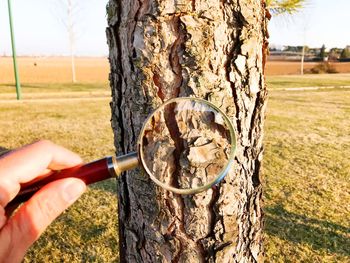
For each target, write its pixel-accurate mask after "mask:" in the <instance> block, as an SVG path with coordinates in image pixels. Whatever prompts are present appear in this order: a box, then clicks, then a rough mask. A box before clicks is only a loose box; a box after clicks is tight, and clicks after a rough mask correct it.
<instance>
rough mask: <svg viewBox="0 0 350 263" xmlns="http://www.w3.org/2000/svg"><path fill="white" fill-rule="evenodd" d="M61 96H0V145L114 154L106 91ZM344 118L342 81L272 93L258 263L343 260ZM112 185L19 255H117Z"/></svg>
mask: <svg viewBox="0 0 350 263" xmlns="http://www.w3.org/2000/svg"><path fill="white" fill-rule="evenodd" d="M341 76H342V75H340V77H341ZM280 78H281V77H276V80H278V79H280ZM288 78H289V77H288ZM325 78H326V77H325ZM330 78H331V79H334V78H335V77H334V76H333V75H332V76H330ZM272 80H274V79H273V78H270V80H269V81H270V82H271V81H272ZM304 80H305V83H315V80H314V79H312V80H309V79H307V78H306V77H305V79H304ZM298 81H299V80H298ZM334 81H335V80H334ZM297 85H301V84H300V82H297V79H296V82H295V84H290V86H295V87H296V86H297ZM305 85H306V84H305ZM313 85H314V84H313ZM308 86H310V85H308ZM283 87H284V86H283ZM280 88H281V87H280ZM274 89H275V88H274ZM276 89H278V86H276ZM67 90H68V91H69V92H76V90H75V88H74V87H67ZM84 91H85V90H84ZM101 92H105V90H104V89H101ZM67 94H68V93H67ZM77 94H79V92H77ZM84 96H86V95H84ZM60 97H61V99H60V100H57V101H55V100H52V99H50V100H45V99H44V100H27V101H23V102H20V103H17V102H13V101H12V102H1V101H0V131H1V136H0V146H1V147H5V148H15V147H19V146H20V145H23V144H26V143H29V142H31V141H33V140H37V139H39V138H46V139H50V140H53V141H54V142H56V143H58V144H61V145H63V146H65V147H68V148H70V149H72V150H73V151H76V152H78V153H79V154H81V155H82V156H83V157H84V159H85V160H86V161H89V160H93V159H96V158H100V157H102V156H105V155H109V154H112V153H113V152H114V146H113V135H112V131H111V128H110V108H109V98H105V99H103V98H101V99H98V100H96V99H95V98H94V97H95V96H94V97H92V98H91V100H86V99H85V100H81V101H79V100H69V99H67V100H65V99H62V98H64V97H66V95H65V94H60ZM0 100H1V99H0ZM349 116H350V90H349V89H328V90H327V89H326V90H316V91H297V92H296V91H279V90H272V91H270V98H269V102H268V111H267V119H266V129H265V156H264V161H263V170H262V173H263V177H264V181H263V184H264V203H265V206H264V210H265V248H266V262H350V241H349V240H350V206H349V204H350V191H349V189H350V183H349V181H350V180H349V171H350V162H349V156H350V119H349ZM116 188H117V187H116V184H115V181H113V180H109V181H105V182H101V183H98V184H96V185H94V186H92V187H90V189H89V191H88V192H87V193H86V194H84V196H83V197H82V198H81V199H80V200H79V201H78V202H77V203H75V204H74V205H73V206H72V207H71V208H70V209H68V210H67V211H66V212H65V213H64V214H63V215H61V216H60V217H59V218H58V219H57V220H56V221H55V222H54V224H52V225H51V226H50V227H49V228H48V230H47V231H46V232H45V234H44V235H43V236H42V237H41V238H40V239H39V241H38V242H37V243H36V244H35V245H34V246H33V247H32V248H31V250H30V251H29V252H28V254H27V256H26V258H25V262H117V258H118V236H117V207H116V206H117V198H116Z"/></svg>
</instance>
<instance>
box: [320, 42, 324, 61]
mask: <svg viewBox="0 0 350 263" xmlns="http://www.w3.org/2000/svg"><path fill="white" fill-rule="evenodd" d="M319 58H320V59H321V60H322V61H324V60H325V58H326V46H325V45H324V44H323V45H322V47H321V49H320V54H319Z"/></svg>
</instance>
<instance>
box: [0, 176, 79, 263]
mask: <svg viewBox="0 0 350 263" xmlns="http://www.w3.org/2000/svg"><path fill="white" fill-rule="evenodd" d="M85 189H86V185H85V184H84V182H83V181H81V180H79V179H76V178H66V179H61V180H58V181H55V182H52V183H50V184H48V185H46V186H45V187H44V188H42V189H41V190H40V191H39V192H37V193H36V194H35V195H34V196H33V197H32V198H31V199H30V200H28V201H27V202H26V203H24V204H23V205H22V206H21V207H20V208H19V209H18V211H17V212H16V213H15V215H14V216H13V217H11V218H10V219H9V220H8V221H7V224H6V225H5V226H4V228H3V229H2V231H1V233H0V240H3V239H2V238H6V236H5V235H7V236H8V238H9V240H8V242H9V244H10V245H9V249H10V251H11V252H10V255H9V258H22V257H23V256H24V254H25V252H26V250H27V249H28V248H29V247H30V246H31V245H32V244H33V243H34V242H35V241H36V240H37V239H38V238H39V236H40V235H41V234H42V232H43V231H44V230H45V229H46V227H47V226H48V225H49V224H50V223H51V222H52V221H53V220H54V219H55V218H56V217H57V216H58V215H59V214H61V213H62V212H63V211H64V210H65V209H66V208H67V207H68V206H70V205H71V204H72V203H73V202H74V201H76V200H77V199H78V198H79V196H80V195H81V194H82V193H83V192H84V191H85Z"/></svg>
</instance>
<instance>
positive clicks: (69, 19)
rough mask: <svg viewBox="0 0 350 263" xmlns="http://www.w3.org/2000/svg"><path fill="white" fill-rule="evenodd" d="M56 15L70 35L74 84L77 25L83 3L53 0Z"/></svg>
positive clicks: (71, 0)
mask: <svg viewBox="0 0 350 263" xmlns="http://www.w3.org/2000/svg"><path fill="white" fill-rule="evenodd" d="M53 1H54V4H55V10H54V14H55V15H56V16H57V17H58V19H59V20H60V21H61V22H62V24H63V25H64V27H65V28H66V30H67V33H68V41H69V52H70V57H71V69H72V82H73V83H75V82H77V78H76V70H75V43H76V39H77V24H78V21H80V18H79V15H78V14H79V13H80V11H81V3H82V2H81V1H79V0H58V1H57V0H53Z"/></svg>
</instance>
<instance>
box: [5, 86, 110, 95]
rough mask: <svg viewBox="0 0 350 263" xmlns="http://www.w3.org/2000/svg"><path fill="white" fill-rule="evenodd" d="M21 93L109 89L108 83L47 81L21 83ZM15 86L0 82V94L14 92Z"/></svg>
mask: <svg viewBox="0 0 350 263" xmlns="http://www.w3.org/2000/svg"><path fill="white" fill-rule="evenodd" d="M21 89H22V93H23V96H24V98H25V96H26V95H32V94H33V93H34V94H36V93H57V92H100V91H108V92H109V91H110V88H109V83H108V82H106V83H74V84H73V83H47V84H42V83H40V84H35V83H33V84H26V83H24V84H22V85H21ZM15 92H16V86H15V85H14V84H0V95H1V94H8V93H10V94H14V93H15Z"/></svg>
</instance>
